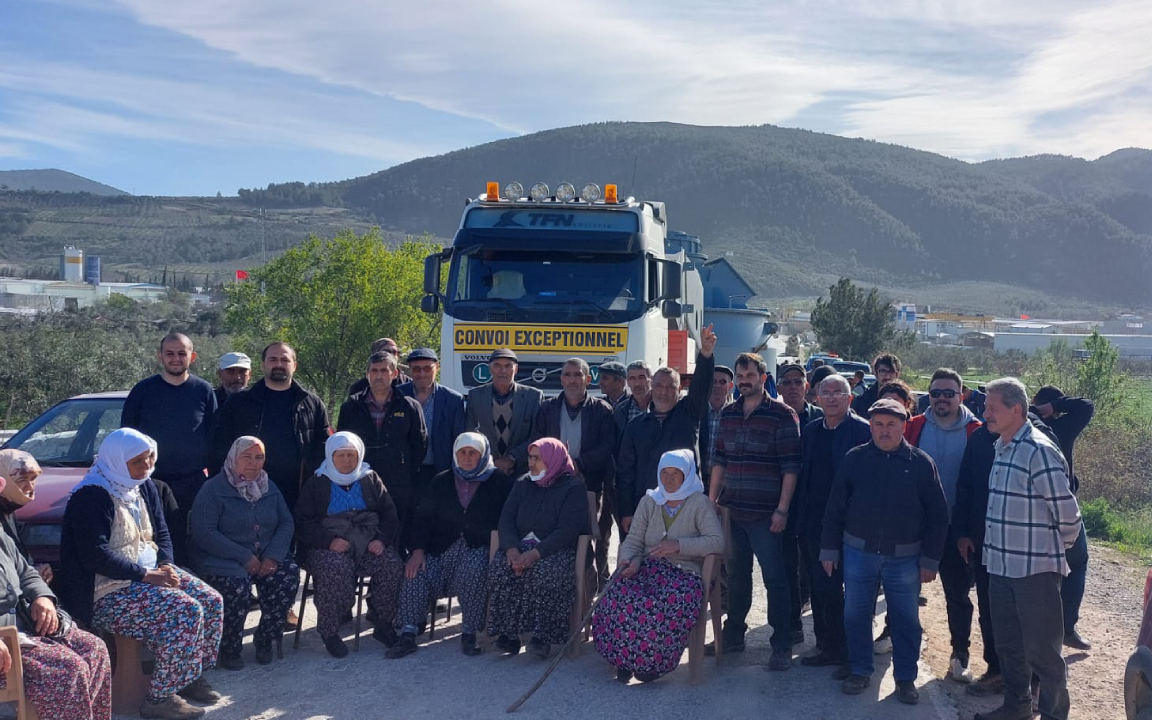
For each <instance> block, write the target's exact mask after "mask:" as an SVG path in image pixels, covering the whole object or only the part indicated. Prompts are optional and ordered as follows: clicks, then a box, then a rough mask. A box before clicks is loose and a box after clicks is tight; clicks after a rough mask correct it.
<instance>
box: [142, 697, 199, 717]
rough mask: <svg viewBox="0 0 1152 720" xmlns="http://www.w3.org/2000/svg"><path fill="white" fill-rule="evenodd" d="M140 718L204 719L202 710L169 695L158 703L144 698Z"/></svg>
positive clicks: (180, 698) (182, 699)
mask: <svg viewBox="0 0 1152 720" xmlns="http://www.w3.org/2000/svg"><path fill="white" fill-rule="evenodd" d="M140 717H142V718H161V719H162V720H191V719H192V718H198V717H204V708H198V707H195V706H194V705H189V704H188V701H187V700H185V699H184V698H182V697H180V696H179V695H169V696H168V697H166V698H164V699H163V700H160V701H159V702H155V701H152V700H148V699H147V698H145V699H144V702H142V703H140Z"/></svg>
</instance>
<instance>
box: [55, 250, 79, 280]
mask: <svg viewBox="0 0 1152 720" xmlns="http://www.w3.org/2000/svg"><path fill="white" fill-rule="evenodd" d="M60 279H61V280H63V281H64V282H71V283H82V282H84V251H83V250H77V249H76V248H75V247H73V246H71V245H67V246H65V247H64V254H63V255H62V256H61V257H60Z"/></svg>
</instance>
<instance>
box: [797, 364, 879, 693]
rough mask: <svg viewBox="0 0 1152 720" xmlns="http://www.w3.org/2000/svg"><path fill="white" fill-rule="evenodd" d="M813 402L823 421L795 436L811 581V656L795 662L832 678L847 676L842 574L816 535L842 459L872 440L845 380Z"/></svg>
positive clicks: (830, 382)
mask: <svg viewBox="0 0 1152 720" xmlns="http://www.w3.org/2000/svg"><path fill="white" fill-rule="evenodd" d="M817 398H818V399H819V401H820V406H821V408H823V410H824V417H823V418H819V419H816V420H813V421H812V422H810V423H809V424H808V426H807V427H805V428H803V430H802V432H801V433H800V443H801V446H802V458H803V459H802V462H801V465H800V477H799V480H798V486H797V494H798V497H799V500H798V501H799V502H800V513H799V518H798V519H799V527H798V531H799V536H800V549H801V551H802V557H803V559H804V562H805V563H806V564H807V565H808V572H809V576H810V578H811V582H812V630H813V632H814V633H815V634H816V647H817V650H816V652H814V653H812V654H811V655H806V656H804V657H802V658H800V664H801V665H807V666H809V667H824V666H829V665H835V666H837V670H836V671H835V674H833V676H832V677H833V678H834V679H836V680H844V679H845V678H847V677H848V676H849V675H851V674H852V672H851V667H850V666H849V665H848V646H847V644H846V640H845V638H844V573H843V572H842V570H841V569H840V568H839V567H836V568H835V569H834V570H833V571H832V574H831V575H827V574H825V572H824V566H823V565H822V564H821V562H820V534H821V531H822V529H823V527H824V511H825V509H826V508H827V507H828V496H829V495H830V494H831V492H832V483H833V481H834V480H835V478H836V472H837V470H839V468H840V465H841V464H842V462H843V460H844V456H845V455H847V454H848V451H849V450H851V449H852V448H854V447H856V446H858V445H863V444H866V443H868V442H869V441H870V440H871V439H872V433H871V431H870V430H869V427H868V422H867V421H866V420H864V419H863V418H861V417H860V416H859V415H857V414H856V413H854V412H852V409H851V407H850V406H851V404H852V402H851V401H852V395H851V392H850V391H849V388H848V381H847V380H845V379H844V377H843V376H842V375H840V374H839V373H832V374H831V375H828V376H827V377H826V378H825V379H824V380H823V381H821V383H820V387H819V389H818V391H817Z"/></svg>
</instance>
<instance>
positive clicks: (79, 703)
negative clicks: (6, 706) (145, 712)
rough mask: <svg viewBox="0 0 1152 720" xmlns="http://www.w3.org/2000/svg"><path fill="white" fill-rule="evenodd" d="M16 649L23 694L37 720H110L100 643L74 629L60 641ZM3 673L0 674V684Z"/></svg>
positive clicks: (108, 671) (107, 669)
mask: <svg viewBox="0 0 1152 720" xmlns="http://www.w3.org/2000/svg"><path fill="white" fill-rule="evenodd" d="M32 642H33V643H35V645H33V647H24V648H20V659H21V661H22V662H21V665H22V667H23V670H24V694H25V695H26V696H27V698H28V701H29V702H30V703H32V706H33V707H34V708H36V712H37V714H39V715H40V717H42V718H45V720H48V718H51V720H109V719H110V718H111V717H112V666H111V663H110V662H109V660H108V648H107V647H106V646H105V645H104V643H103V642H102V641H101V640H100V638H98V637H96V636H95V635H92V634H90V633H86V632H84V631H83V630H80V629H78V628H72V629H71V630H70V631H69V632H68V634H67V635H65V636H64V638H63V639H62V640H49V639H48V638H42V637H37V638H34V639H33V640H32ZM3 677H4V673H2V672H0V678H3Z"/></svg>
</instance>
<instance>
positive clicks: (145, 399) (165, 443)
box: [120, 333, 216, 563]
mask: <svg viewBox="0 0 1152 720" xmlns="http://www.w3.org/2000/svg"><path fill="white" fill-rule="evenodd" d="M156 359H157V360H159V361H160V366H161V368H162V370H161V372H160V373H158V374H156V375H153V376H151V377H148V378H145V379H144V380H141V381H140V382H138V383H136V385H135V387H133V388H132V390H131V391H130V392H129V393H128V398H127V399H126V400H125V401H124V410H123V412H122V414H121V415H120V424H121V426H123V427H128V428H134V429H136V430H139V431H140V432H142V433H144V434H145V435H147V436H149V437H151V438H152V439H153V440H155V441H156V447H157V453H156V455H157V458H156V468H155V470H154V471H153V473H152V477H154V478H155V479H157V480H160V481H162V482H164V483H166V484H167V485H168V486H169V487H170V488H171V490H172V493H173V495H174V496H175V498H176V504H177V509H176V512H175V513H174V515H173V519H174V520H175V526H174V527H171V528H169V531H170V532H171V534H172V546H173V552H174V553H175V555H176V558H175V559H176V562H177V563H187V562H188V558H187V543H186V540H187V533H188V521H187V514H188V511H189V510H190V509H191V508H192V501H193V500H195V499H196V493H197V492H199V491H200V487H201V486H202V485H203V484H204V480H205V479H206V475H205V474H204V471H205V468H207V467H208V465H209V452H210V449H211V437H212V435H211V433H212V427H213V423H214V421H215V416H216V396H215V394H213V392H212V386H211V385H209V384H208V383H207V381H205V380H202V379H201V378H198V377H196V376H195V375H192V374H190V373H189V372H188V370H189V368H191V367H192V363H194V362H195V361H196V352H195V350H193V348H192V341H191V340H190V339H188V336H187V335H184V334H182V333H169V334H168V335H165V336H164V339H163V340H161V341H160V349H159V351H158V352H157V353H156Z"/></svg>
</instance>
